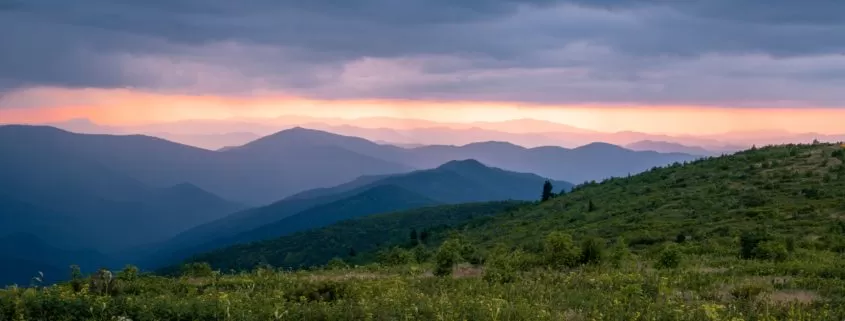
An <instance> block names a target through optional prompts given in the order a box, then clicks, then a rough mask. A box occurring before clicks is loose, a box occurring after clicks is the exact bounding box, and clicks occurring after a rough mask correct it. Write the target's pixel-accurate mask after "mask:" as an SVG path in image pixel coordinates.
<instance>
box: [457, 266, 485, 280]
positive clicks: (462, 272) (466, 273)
mask: <svg viewBox="0 0 845 321" xmlns="http://www.w3.org/2000/svg"><path fill="white" fill-rule="evenodd" d="M483 274H484V269H482V268H480V267H474V266H463V265H462V266H457V267H455V269H454V270H453V271H452V276H453V277H455V278H478V277H481V275H483Z"/></svg>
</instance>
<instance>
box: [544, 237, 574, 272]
mask: <svg viewBox="0 0 845 321" xmlns="http://www.w3.org/2000/svg"><path fill="white" fill-rule="evenodd" d="M543 256H544V258H545V261H546V264H548V265H549V266H552V267H554V268H564V267H574V266H577V265H578V261H579V259H580V256H581V253H580V251H579V250H578V248H577V247H576V246H575V245H574V244H573V243H572V237H571V236H569V234H566V233H562V232H557V231H555V232H551V233H549V235H547V236H546V240H545V242H544V243H543Z"/></svg>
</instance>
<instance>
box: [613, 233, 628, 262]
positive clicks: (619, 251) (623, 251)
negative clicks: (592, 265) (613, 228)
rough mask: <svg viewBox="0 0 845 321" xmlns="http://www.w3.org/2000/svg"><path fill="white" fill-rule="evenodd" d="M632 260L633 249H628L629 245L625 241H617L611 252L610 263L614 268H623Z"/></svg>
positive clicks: (621, 239) (620, 239)
mask: <svg viewBox="0 0 845 321" xmlns="http://www.w3.org/2000/svg"><path fill="white" fill-rule="evenodd" d="M630 260H631V249H630V248H628V243H627V242H625V239H624V238H622V237H620V238H617V239H616V243H615V244H614V245H613V248H612V249H611V250H610V263H611V264H612V265H613V266H614V267H617V268H618V267H621V266H623V265H624V264H625V263H627V262H628V261H630Z"/></svg>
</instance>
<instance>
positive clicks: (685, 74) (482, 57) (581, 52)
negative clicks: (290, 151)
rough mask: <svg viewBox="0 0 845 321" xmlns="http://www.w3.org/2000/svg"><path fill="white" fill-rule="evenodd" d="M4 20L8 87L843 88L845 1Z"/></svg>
mask: <svg viewBox="0 0 845 321" xmlns="http://www.w3.org/2000/svg"><path fill="white" fill-rule="evenodd" d="M0 30H11V32H3V33H0V44H3V47H2V48H3V49H2V50H0V90H2V88H4V87H5V88H7V89H8V88H17V87H27V86H38V85H49V86H62V87H103V88H113V87H126V86H131V87H138V88H144V89H152V90H176V91H199V92H215V93H237V92H240V91H249V90H250V89H254V88H256V87H261V88H262V89H268V90H280V91H285V92H293V93H297V94H302V95H307V96H316V97H326V98H348V97H356V98H361V97H364V98H449V99H500V100H514V101H541V102H573V101H575V102H583V101H597V102H602V101H604V102H608V101H610V102H617V101H619V102H658V103H662V102H666V103H673V102H674V103H677V102H684V103H731V102H734V103H737V102H742V101H784V100H790V101H806V102H812V103H814V104H827V105H836V104H838V103H839V102H841V101H842V100H843V99H845V93H843V94H840V93H838V92H839V91H841V90H836V89H837V88H841V85H842V82H843V79H845V64H843V62H842V61H843V60H842V59H845V58H842V55H841V53H842V52H845V1H826V0H812V1H792V0H767V1H763V0H740V1H731V0H707V1H704V0H650V1H647V0H592V1H588V0H572V1H554V0H464V1H454V0H404V1H399V0H330V1H328V0H327V1H315V0H312V1H302V0H277V1H272V0H251V1H228V0H166V1H165V0H147V1H136V0H75V1H66V0H26V1H24V0H0ZM372 59H375V60H376V61H370V60H372ZM748 66H756V67H751V68H750V67H748ZM772 88H777V89H778V91H773V90H772Z"/></svg>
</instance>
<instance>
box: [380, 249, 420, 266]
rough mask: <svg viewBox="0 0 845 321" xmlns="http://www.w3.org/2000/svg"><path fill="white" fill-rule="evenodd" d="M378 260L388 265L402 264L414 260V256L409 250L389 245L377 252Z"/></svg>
mask: <svg viewBox="0 0 845 321" xmlns="http://www.w3.org/2000/svg"><path fill="white" fill-rule="evenodd" d="M378 261H379V263H381V264H384V265H388V266H395V265H404V264H408V263H412V262H414V261H415V260H414V256H413V255H412V254H411V252H410V251H408V250H406V249H403V248H400V247H398V246H394V247H391V248H389V249H387V250H383V251H381V252H379V253H378Z"/></svg>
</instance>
